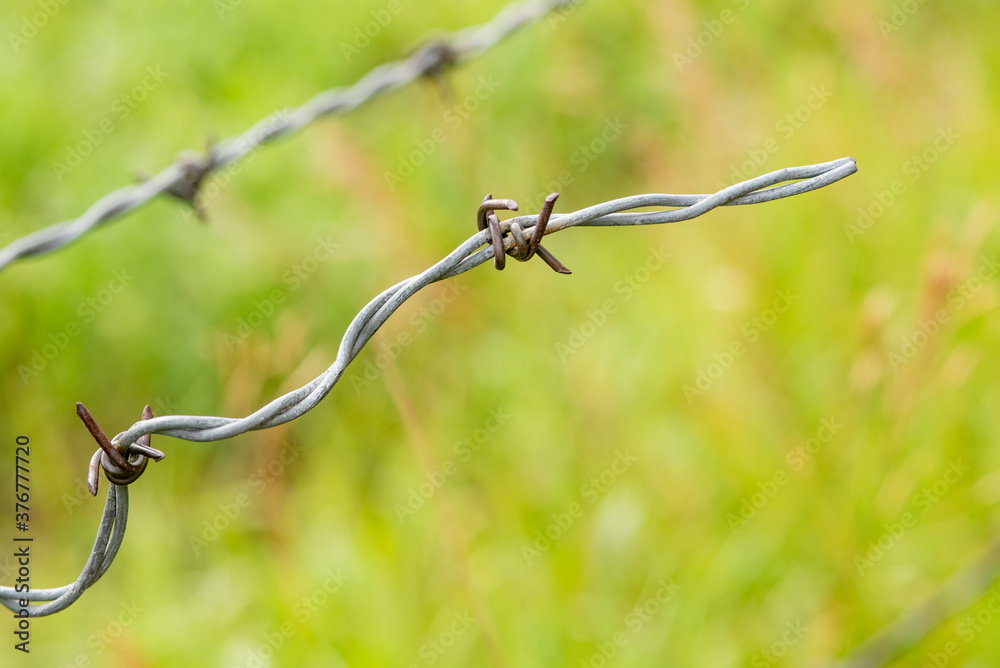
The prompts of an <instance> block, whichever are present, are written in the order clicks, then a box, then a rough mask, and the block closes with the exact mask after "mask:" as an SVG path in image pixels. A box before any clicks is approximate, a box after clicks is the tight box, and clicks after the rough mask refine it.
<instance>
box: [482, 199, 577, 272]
mask: <svg viewBox="0 0 1000 668" xmlns="http://www.w3.org/2000/svg"><path fill="white" fill-rule="evenodd" d="M557 199H559V193H552V194H551V195H549V196H548V197H546V198H545V204H544V205H542V211H541V213H539V214H538V220H537V221H536V222H535V225H534V227H533V229H532V232H531V238H530V239H528V238H526V237H525V236H524V228H522V227H521V224H520V223H518V222H517V221H510V222H507V221H505V222H503V223H501V222H500V219H499V218H498V217H497V215H496V213H495V212H496V211H501V210H503V211H517V202H515V201H514V200H512V199H493V195H487V196H486V197H485V198H484V199H483V203H482V204H480V205H479V211H478V212H477V213H476V225H477V226H478V228H479V230H480V231H482V230H485V229H486V228H487V227H488V228H489V230H490V244H491V245H492V246H493V266H494V267H496V268H497V269H498V270H500V271H503V268H504V267H505V266H507V258H506V256H507V255H510V256H511V257H512V258H514V259H515V260H518V261H519V262H527V261H528V260H530V259H531V258H533V257H534V256H535V255H536V254H537V255H538V257H540V258H542V260H544V261H545V264H547V265H549V266H550V267H552V270H553V271H555V272H556V273H559V274H571V273H573V272H571V271H570V270H569V269H567V268H566V266H565V265H564V264H563V263H562V262H560V261H559V260H557V259H556V257H555V256H554V255H553V254H552V253H550V252H549V251H548V250H546V249H545V246H542V237H543V236H545V228H546V227H548V224H549V218H550V217H551V216H552V209H553V208H555V205H556V200H557ZM505 228H506V229H505ZM505 232H510V236H511V238H512V239H513V240H514V245H513V246H512V247H511V248H510V250H505V248H506V245H505V243H504V233H505Z"/></svg>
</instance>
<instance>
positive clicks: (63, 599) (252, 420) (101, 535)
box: [0, 158, 857, 617]
mask: <svg viewBox="0 0 1000 668" xmlns="http://www.w3.org/2000/svg"><path fill="white" fill-rule="evenodd" d="M856 171H857V165H856V164H855V162H854V159H853V158H841V159H840V160H834V161H832V162H825V163H821V164H817V165H808V166H804V167H791V168H787V169H780V170H778V171H775V172H771V173H770V174H765V175H763V176H759V177H756V178H753V179H750V180H748V181H744V182H742V183H738V184H736V185H733V186H730V187H728V188H725V189H723V190H720V191H719V192H717V193H715V194H712V195H669V194H648V195H635V196H632V197H624V198H621V199H616V200H611V201H609V202H603V203H601V204H596V205H594V206H590V207H587V208H584V209H580V210H578V211H574V212H572V213H566V214H560V215H553V216H552V217H551V218H550V219H549V220H548V222H547V225H546V227H545V229H544V233H545V234H547V235H548V234H554V233H555V232H558V231H561V230H566V229H569V228H571V227H621V226H632V225H658V224H664V223H674V222H679V221H683V220H690V219H692V218H695V217H697V216H700V215H703V214H705V213H707V212H709V211H711V210H713V209H715V208H717V207H720V206H741V205H746V204H759V203H763V202H770V201H773V200H777V199H782V198H785V197H791V196H793V195H798V194H801V193H806V192H809V191H812V190H816V189H817V188H822V187H824V186H827V185H830V184H832V183H835V182H836V181H839V180H840V179H843V178H845V177H847V176H850V175H851V174H853V173H855V172H856ZM499 202H503V206H502V207H500V208H507V209H511V210H516V209H517V204H516V202H513V201H511V200H499ZM647 207H660V208H663V207H669V209H668V210H658V211H641V212H639V211H635V209H640V208H647ZM540 220H541V216H540V214H536V215H529V216H519V217H516V218H511V219H509V220H505V221H503V222H502V223H500V231H501V232H502V234H503V236H502V237H501V238H500V239H499V242H500V245H502V248H503V251H504V252H510V253H511V255H512V256H514V257H515V258H519V256H521V255H520V254H519V253H518V251H517V250H516V249H515V245H516V244H517V239H516V238H515V235H514V234H512V233H511V231H512V228H513V227H514V226H515V225H516V226H519V227H520V228H521V229H522V230H523V231H527V232H529V235H530V233H531V232H532V231H533V228H534V227H535V225H536V224H538V223H539V221H540ZM470 222H471V220H470ZM492 243H493V239H492V237H491V232H490V230H489V229H482V230H480V231H478V232H477V233H476V234H473V235H472V236H471V237H469V238H468V239H467V240H466V241H464V242H463V243H461V244H460V245H459V246H458V247H457V248H456V249H455V250H454V251H452V252H451V253H449V254H448V255H446V256H445V257H444V258H443V259H442V260H441V261H440V262H438V263H436V264H434V265H433V266H432V267H430V268H429V269H427V270H426V271H423V272H421V273H420V274H417V275H416V276H413V277H411V278H408V279H406V280H404V281H401V282H399V283H397V284H396V285H394V286H392V287H391V288H389V289H388V290H385V291H384V292H382V293H381V294H380V295H378V296H377V297H375V298H374V299H372V300H371V301H370V302H368V304H367V305H366V306H365V307H364V308H362V309H361V311H360V312H359V313H358V315H357V316H355V318H354V319H353V320H352V321H351V323H350V325H349V326H348V327H347V331H346V333H345V334H344V336H343V338H342V339H341V342H340V347H339V349H338V351H337V357H336V359H335V360H334V361H333V363H332V364H331V365H330V367H329V368H327V369H326V371H324V372H323V373H321V374H320V375H319V376H318V377H317V378H315V379H314V380H313V381H312V382H310V383H308V384H306V385H304V386H303V387H300V388H299V389H297V390H294V391H292V392H289V393H287V394H285V395H283V396H281V397H278V398H277V399H275V400H273V401H271V402H270V403H268V404H267V405H266V406H264V407H262V408H260V409H259V410H257V411H255V412H254V413H253V414H251V415H248V416H246V417H242V418H229V417H219V416H209V415H169V416H162V417H154V418H151V419H143V420H140V421H139V422H136V423H135V424H134V425H132V426H131V427H130V428H129V429H127V430H126V431H124V432H121V433H119V434H118V435H117V436H115V437H114V438H113V439H111V444H112V445H113V446H114V447H115V448H117V449H118V451H119V452H120V453H121V454H122V455H124V456H126V457H129V456H141V453H140V452H138V451H130V448H133V447H134V444H135V443H136V442H137V441H139V439H143V438H145V437H147V435H150V434H160V435H163V436H172V437H174V438H179V439H183V440H188V441H199V442H207V441H219V440H223V439H227V438H232V437H234V436H238V435H240V434H243V433H246V432H248V431H252V430H258V429H268V428H270V427H275V426H277V425H280V424H284V423H286V422H289V421H291V420H294V419H296V418H298V417H301V416H302V415H304V414H305V413H307V412H308V411H310V410H311V409H313V408H314V407H315V406H316V405H317V404H319V402H320V401H322V400H323V398H324V397H325V396H326V395H327V394H329V392H330V391H331V390H332V389H333V387H334V386H335V385H336V384H337V381H339V380H340V378H341V377H342V376H343V373H344V371H345V370H346V369H347V367H348V365H349V364H350V363H351V361H352V360H354V359H355V358H356V357H357V356H358V354H359V353H360V352H361V350H362V349H363V348H364V346H365V344H366V343H368V341H370V340H371V338H372V336H373V335H374V334H375V332H377V331H378V329H379V328H380V327H381V326H382V325H383V324H384V323H385V322H386V320H388V318H389V317H390V316H391V315H392V314H393V313H394V312H395V311H396V309H398V308H399V307H400V306H401V305H402V304H403V302H405V301H406V300H407V299H409V298H410V297H412V296H413V295H415V294H416V293H417V292H418V291H420V290H421V289H423V288H425V287H427V286H428V285H431V284H432V283H436V282H438V281H441V280H444V279H447V278H451V277H454V276H458V275H459V274H462V273H464V272H466V271H469V270H471V269H474V268H475V267H477V266H479V265H480V264H482V263H484V262H486V261H488V260H490V259H491V258H494V257H495V256H496V254H497V253H499V252H500V250H499V248H497V247H495V246H493V245H492ZM521 257H530V256H529V255H523V256H521ZM147 443H148V441H147ZM108 449H110V446H109V448H108ZM99 452H100V451H99ZM101 464H102V466H104V467H105V470H106V472H107V473H108V474H110V477H111V479H113V480H116V479H117V477H116V476H117V475H118V474H120V473H121V472H120V471H117V470H116V469H114V468H113V467H110V466H109V462H108V458H107V457H106V456H105V457H104V458H103V459H101ZM94 489H96V486H95V488H94ZM127 513H128V495H127V491H126V489H125V487H123V486H118V485H114V484H112V485H111V486H110V490H109V492H108V498H107V501H106V503H105V509H104V515H103V517H102V518H101V523H100V526H99V528H98V536H97V541H96V542H95V544H94V550H93V551H92V553H91V557H90V559H89V560H88V561H87V564H86V565H85V567H84V569H83V572H82V573H81V574H80V577H79V578H78V579H77V581H76V582H74V583H73V584H71V585H67V586H66V587H61V588H58V589H44V590H35V591H33V592H32V594H31V598H30V600H31V601H49V602H48V603H44V604H42V605H38V606H36V607H32V608H30V615H31V616H34V617H38V616H43V615H48V614H52V613H53V612H58V611H59V610H62V609H64V608H65V607H66V606H68V605H70V604H71V603H72V602H73V601H75V600H76V599H77V598H78V597H79V596H80V594H81V593H82V592H83V590H84V589H86V588H87V587H89V586H91V585H92V584H94V583H95V582H96V581H97V579H98V578H100V576H101V575H102V574H103V573H104V572H105V571H106V570H107V568H108V566H109V565H110V563H111V561H112V560H113V559H114V556H115V554H116V553H117V551H118V548H119V546H120V545H121V539H122V536H123V534H124V531H125V524H126V519H127ZM18 597H19V594H17V593H16V592H15V591H14V590H13V589H12V588H10V587H0V601H2V602H3V603H4V605H7V606H8V607H11V608H12V609H13V604H12V601H14V600H17V599H18Z"/></svg>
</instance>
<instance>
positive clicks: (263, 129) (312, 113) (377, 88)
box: [0, 0, 583, 271]
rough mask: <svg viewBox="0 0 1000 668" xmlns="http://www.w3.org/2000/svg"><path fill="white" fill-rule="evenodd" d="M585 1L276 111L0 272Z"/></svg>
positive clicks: (435, 45)
mask: <svg viewBox="0 0 1000 668" xmlns="http://www.w3.org/2000/svg"><path fill="white" fill-rule="evenodd" d="M582 1H583V0H529V1H527V2H520V3H514V4H511V5H508V6H507V7H506V8H505V9H503V10H502V11H501V12H500V13H499V14H497V15H496V16H495V17H494V18H493V19H492V20H491V21H489V22H488V23H486V24H483V25H481V26H473V27H469V28H465V29H463V30H460V31H457V32H455V33H452V34H451V35H450V36H445V37H442V38H441V39H439V40H435V41H434V42H432V43H430V44H428V45H426V46H425V47H424V48H422V49H420V50H418V51H417V52H415V53H414V54H413V55H412V56H410V57H409V58H406V59H404V60H399V61H396V62H390V63H386V64H383V65H380V66H379V67H376V68H375V69H373V70H371V71H370V72H368V73H367V74H366V75H364V76H363V77H361V79H359V80H358V81H357V83H355V84H354V85H352V86H348V87H341V88H334V89H331V90H327V91H324V92H322V93H319V94H318V95H316V96H315V97H313V98H312V99H311V100H309V101H308V102H306V103H305V104H303V105H302V106H300V107H298V108H294V109H284V110H281V111H276V112H274V113H273V114H270V115H268V116H266V117H265V118H263V119H261V120H260V121H258V122H257V123H255V124H254V125H253V126H252V127H250V128H248V129H247V130H246V131H245V132H243V133H242V134H240V135H237V136H235V137H231V138H229V139H226V140H223V141H221V142H219V143H218V144H215V145H214V146H212V147H211V148H210V150H209V152H208V154H207V155H205V156H201V157H199V156H197V155H196V154H193V155H183V156H181V157H180V158H178V160H177V161H176V162H174V163H173V164H172V165H170V166H169V167H167V168H165V169H163V170H162V171H161V172H160V173H158V174H156V175H155V176H153V177H151V178H149V179H147V180H145V181H143V182H142V183H137V184H135V185H130V186H126V187H124V188H119V189H118V190H115V191H113V192H111V193H108V194H107V195H105V196H104V197H102V198H101V199H99V200H97V201H96V202H94V204H92V205H91V206H90V208H88V209H87V210H86V211H84V212H83V214H82V215H81V216H79V217H78V218H75V219H73V220H67V221H65V222H61V223H56V224H54V225H50V226H49V227H46V228H44V229H42V230H39V231H37V232H34V233H32V234H29V235H28V236H25V237H22V238H21V239H18V240H16V241H14V242H13V243H11V244H10V245H8V246H7V247H6V248H3V249H2V250H0V271H3V270H4V269H5V268H6V267H8V266H9V265H10V264H11V263H13V262H14V261H15V260H18V259H21V258H27V257H31V256H35V255H41V254H43V253H48V252H50V251H53V250H56V249H58V248H62V247H63V246H66V245H67V244H70V243H72V242H74V241H76V240H77V239H79V238H80V237H82V236H84V235H85V234H87V233H88V232H91V231H92V230H94V229H96V228H98V227H100V226H101V225H104V224H106V223H108V222H110V221H112V220H115V219H117V218H120V217H122V216H123V215H125V214H126V213H129V212H130V211H134V210H135V209H137V208H139V207H141V206H143V205H144V204H146V203H148V202H149V201H150V200H152V199H153V198H155V197H157V196H158V195H162V194H164V193H169V194H173V195H175V196H178V197H182V198H184V199H186V200H188V201H190V202H191V203H192V204H194V202H195V200H194V197H195V194H196V193H197V190H198V187H199V185H200V184H201V182H202V181H203V180H204V179H205V178H206V177H207V176H208V175H210V174H211V173H212V172H214V171H216V170H218V169H220V168H222V167H225V166H226V165H228V164H229V163H231V162H233V161H235V160H238V159H239V158H241V157H243V156H245V155H247V154H248V153H250V152H251V151H254V150H256V149H257V147H259V146H262V145H265V144H267V143H269V142H272V141H274V140H275V139H277V138H279V137H286V136H288V135H291V134H293V133H295V132H297V131H298V130H301V129H302V128H304V127H305V126H307V125H309V124H310V123H312V122H313V121H315V120H317V119H319V118H323V117H325V116H335V115H341V114H346V113H347V112H349V111H352V110H354V109H357V108H358V107H360V106H361V105H363V104H364V103H366V102H368V101H369V100H372V99H374V98H376V97H379V96H381V95H384V94H386V93H389V92H391V91H394V90H396V89H397V88H401V87H403V86H405V85H407V84H409V83H412V82H413V81H416V80H417V79H419V78H421V77H423V76H425V75H428V74H434V73H438V72H440V71H442V70H443V69H444V68H446V67H449V66H452V65H456V64H460V63H464V62H466V61H468V60H470V59H472V58H474V57H475V56H477V55H479V54H481V53H483V52H484V51H486V50H487V49H489V48H490V47H492V46H493V45H495V44H497V43H498V42H499V41H500V40H502V39H503V38H505V37H507V36H508V35H510V34H511V33H513V32H515V31H516V30H518V29H519V28H522V27H524V26H526V25H528V24H530V23H533V22H535V21H537V20H538V19H540V18H541V17H543V16H545V15H546V14H547V13H549V12H551V11H553V10H555V9H559V8H561V7H565V6H569V5H577V4H580V3H581V2H582Z"/></svg>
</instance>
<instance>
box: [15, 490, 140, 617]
mask: <svg viewBox="0 0 1000 668" xmlns="http://www.w3.org/2000/svg"><path fill="white" fill-rule="evenodd" d="M127 523H128V488H127V487H120V486H118V485H109V486H108V495H107V497H106V498H105V501H104V512H103V513H102V514H101V521H100V524H98V525H97V538H96V539H95V540H94V547H93V549H92V550H91V551H90V558H88V559H87V563H86V564H84V566H83V570H82V571H81V572H80V576H79V577H78V578H77V579H76V581H74V582H73V583H71V584H68V585H66V586H64V587H57V588H54V589H31V590H29V591H27V592H18V591H16V590H15V589H14V587H0V603H3V604H4V605H5V606H7V608H9V609H10V610H12V611H17V610H19V609H20V607H21V606H20V605H19V603H18V601H22V600H27V601H29V602H31V603H40V605H29V607H28V608H27V610H28V616H29V617H44V616H46V615H51V614H54V613H56V612H59V611H61V610H65V609H66V608H68V607H69V606H70V605H72V604H73V603H74V602H75V601H76V600H77V599H78V598H80V596H82V595H83V592H85V591H86V590H87V589H88V588H90V587H91V586H92V585H93V584H94V583H95V582H97V581H98V580H100V579H101V576H102V575H104V573H105V572H107V570H108V568H110V567H111V562H113V561H114V560H115V556H116V555H117V554H118V549H119V548H120V547H121V545H122V539H124V538H125V527H126V525H127Z"/></svg>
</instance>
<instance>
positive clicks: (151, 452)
mask: <svg viewBox="0 0 1000 668" xmlns="http://www.w3.org/2000/svg"><path fill="white" fill-rule="evenodd" d="M76 414H77V415H79V416H80V419H81V420H83V424H84V425H86V427H87V430H88V431H90V434H91V436H93V437H94V440H95V441H97V444H98V445H99V446H100V447H99V448H98V449H97V451H96V452H94V456H93V457H91V458H90V467H89V469H88V471H87V489H88V490H89V491H90V493H91V495H93V496H97V483H98V480H99V471H98V467H100V468H103V469H104V475H105V477H107V479H108V481H109V482H110V483H111V484H113V485H120V486H123V487H124V486H125V485H129V484H131V483H133V482H135V481H136V480H138V479H139V476H141V475H142V474H143V472H144V471H145V470H146V466H147V465H148V464H149V460H150V459H152V460H154V461H160V460H162V459H163V458H164V457H166V455H165V454H164V453H163V452H161V451H159V450H157V449H156V448H154V447H152V446H151V445H150V442H151V440H152V439H151V437H150V435H149V434H146V435H144V436H141V437H139V439H138V440H137V441H136V442H135V443H132V444H131V445H129V446H128V447H127V448H120V447H119V445H120V441H121V437H122V435H123V434H124V433H125V432H121V433H119V434H118V435H117V436H115V437H114V438H113V439H111V440H109V439H108V436H107V434H105V433H104V430H103V429H101V427H100V425H98V424H97V421H96V420H94V416H93V415H91V414H90V411H88V410H87V407H86V406H84V405H83V404H81V403H79V402H78V403H77V404H76ZM142 419H143V420H152V419H153V409H152V408H150V407H149V406H146V407H145V408H144V409H143V410H142Z"/></svg>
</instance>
